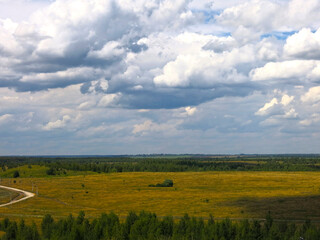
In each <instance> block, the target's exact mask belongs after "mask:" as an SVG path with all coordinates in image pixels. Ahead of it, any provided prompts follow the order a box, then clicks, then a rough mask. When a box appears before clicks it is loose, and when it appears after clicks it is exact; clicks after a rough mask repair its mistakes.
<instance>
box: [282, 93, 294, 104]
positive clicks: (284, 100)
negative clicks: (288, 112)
mask: <svg viewBox="0 0 320 240" xmlns="http://www.w3.org/2000/svg"><path fill="white" fill-rule="evenodd" d="M293 99H294V96H288V95H287V94H285V95H283V96H282V98H281V104H282V105H283V106H287V105H288V104H290V103H291V102H292V101H293Z"/></svg>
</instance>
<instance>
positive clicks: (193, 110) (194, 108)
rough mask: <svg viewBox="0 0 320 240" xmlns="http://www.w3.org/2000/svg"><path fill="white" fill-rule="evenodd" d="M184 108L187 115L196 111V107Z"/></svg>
mask: <svg viewBox="0 0 320 240" xmlns="http://www.w3.org/2000/svg"><path fill="white" fill-rule="evenodd" d="M185 110H186V113H187V115H188V116H192V115H193V114H195V112H196V111H197V108H196V107H186V108H185Z"/></svg>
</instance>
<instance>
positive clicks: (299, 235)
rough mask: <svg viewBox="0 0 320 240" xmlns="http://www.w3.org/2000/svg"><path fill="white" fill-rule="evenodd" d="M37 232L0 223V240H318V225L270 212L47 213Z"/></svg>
mask: <svg viewBox="0 0 320 240" xmlns="http://www.w3.org/2000/svg"><path fill="white" fill-rule="evenodd" d="M40 228H41V229H40V231H39V230H38V229H37V226H36V225H35V224H32V225H26V224H25V223H24V221H23V220H21V221H20V222H19V223H17V222H15V221H10V220H8V219H4V220H3V221H2V222H1V224H0V229H1V231H4V232H5V235H4V236H3V237H2V239H17V240H19V239H24V240H29V239H30V240H35V239H57V240H58V239H59V240H63V239H65V240H69V239H74V240H89V239H110V240H111V239H119V240H131V239H132V240H144V239H145V240H148V239H150V240H153V239H159V240H161V239H163V240H169V239H172V240H174V239H179V240H180V239H181V240H187V239H190V240H197V239H199V240H202V239H206V240H232V239H235V240H259V239H260V240H264V239H266V240H267V239H268V240H269V239H270V240H282V239H284V240H291V239H292V240H301V239H305V240H307V239H308V240H313V239H314V240H318V239H320V228H319V227H316V226H314V225H313V224H311V222H310V221H306V222H305V223H304V224H301V225H295V224H294V223H290V224H287V223H286V222H274V221H273V219H272V218H271V216H270V213H269V214H268V215H267V216H266V221H264V222H258V221H248V220H243V221H241V222H232V221H231V220H230V219H228V218H227V219H225V220H221V221H215V220H214V218H213V217H212V216H211V215H210V217H209V219H208V220H206V221H204V220H203V219H201V218H195V217H192V218H191V217H189V216H188V215H187V214H186V215H185V216H184V217H182V218H181V219H180V220H177V221H174V219H173V217H170V216H167V217H164V218H159V217H157V216H156V214H154V213H148V212H144V211H142V212H140V214H138V215H137V214H136V213H134V212H130V213H129V214H128V215H127V217H126V219H125V220H124V221H120V220H119V217H118V216H117V215H116V214H114V213H110V214H105V213H104V214H102V215H101V216H100V217H99V218H95V219H93V220H89V219H87V218H86V217H85V214H84V212H80V213H79V215H78V216H77V217H73V216H72V215H70V216H69V217H67V218H64V219H60V220H57V221H55V220H54V219H53V218H52V216H51V215H46V216H45V217H44V218H43V220H42V223H41V227H40Z"/></svg>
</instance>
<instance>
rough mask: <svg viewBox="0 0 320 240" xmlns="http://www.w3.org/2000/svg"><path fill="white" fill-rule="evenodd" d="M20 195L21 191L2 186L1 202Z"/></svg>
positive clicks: (6, 201) (0, 191)
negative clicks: (9, 189)
mask: <svg viewBox="0 0 320 240" xmlns="http://www.w3.org/2000/svg"><path fill="white" fill-rule="evenodd" d="M18 196H19V193H17V192H14V191H8V190H6V189H2V188H0V204H4V203H8V202H10V200H11V199H14V198H16V197H18Z"/></svg>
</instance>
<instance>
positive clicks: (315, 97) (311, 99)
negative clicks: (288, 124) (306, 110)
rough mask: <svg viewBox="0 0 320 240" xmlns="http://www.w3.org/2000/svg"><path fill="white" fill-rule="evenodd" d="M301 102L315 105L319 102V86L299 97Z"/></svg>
mask: <svg viewBox="0 0 320 240" xmlns="http://www.w3.org/2000/svg"><path fill="white" fill-rule="evenodd" d="M301 101H302V102H305V103H317V102H319V101H320V86H317V87H312V88H310V89H309V90H308V92H307V93H305V94H304V95H303V96H301Z"/></svg>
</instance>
